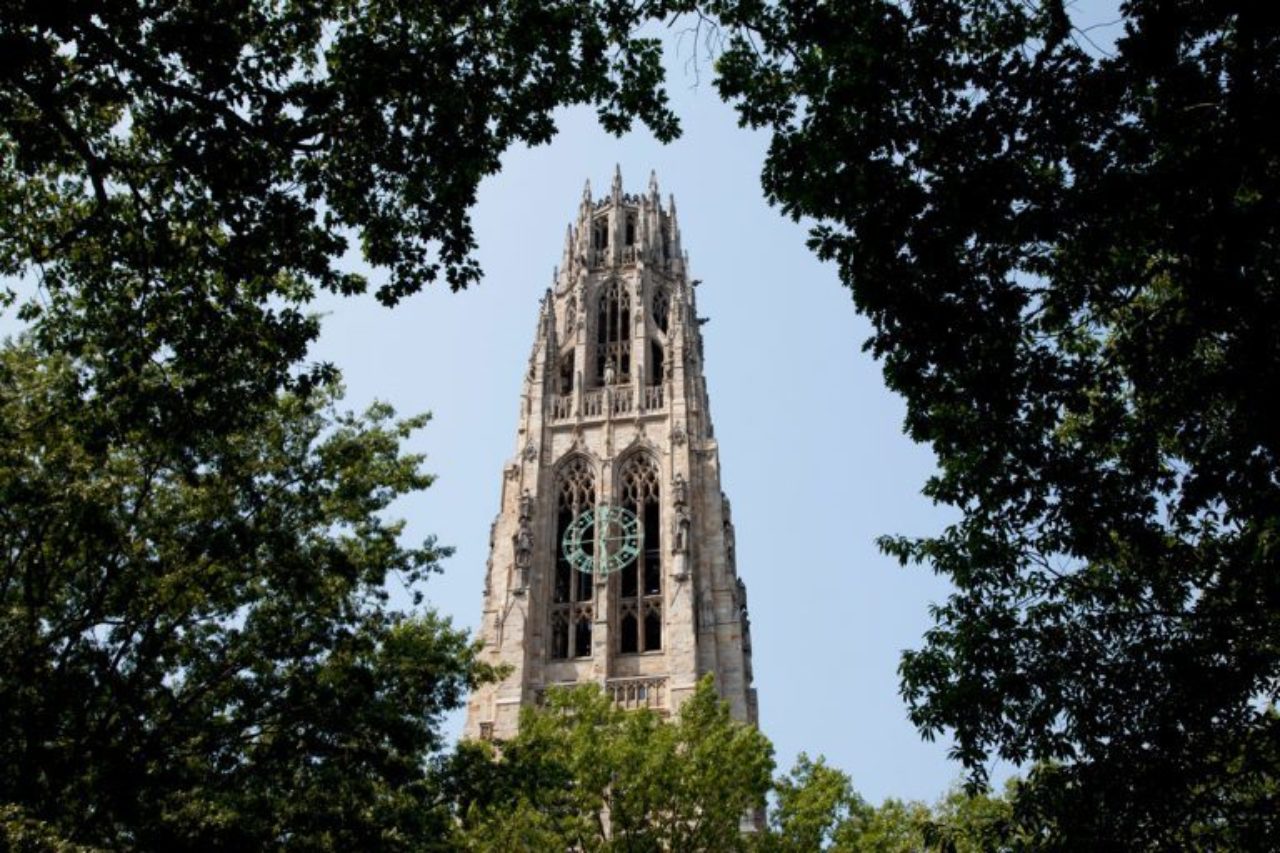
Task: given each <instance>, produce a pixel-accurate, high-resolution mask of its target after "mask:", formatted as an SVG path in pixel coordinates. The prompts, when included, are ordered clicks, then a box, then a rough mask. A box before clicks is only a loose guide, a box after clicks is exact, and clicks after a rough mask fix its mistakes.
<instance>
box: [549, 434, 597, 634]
mask: <svg viewBox="0 0 1280 853" xmlns="http://www.w3.org/2000/svg"><path fill="white" fill-rule="evenodd" d="M595 505H596V484H595V473H594V472H593V471H592V468H591V463H590V462H588V461H587V460H586V459H585V458H583V457H581V456H575V457H573V458H572V459H570V460H569V461H568V462H566V463H565V464H564V465H562V466H561V467H560V470H559V472H558V473H557V474H556V535H555V540H554V541H553V542H552V545H551V547H552V548H553V549H554V552H555V555H554V561H555V562H554V564H555V573H554V575H553V577H552V584H551V605H550V608H549V610H550V620H551V624H550V628H551V657H552V658H553V659H564V658H569V657H590V656H591V624H592V615H593V614H592V605H591V597H592V593H594V591H595V589H594V586H593V579H592V576H591V575H590V574H587V573H586V572H580V571H578V570H577V569H575V568H574V567H573V566H572V565H571V564H570V563H569V561H568V560H567V559H565V556H564V549H563V548H561V547H560V543H561V542H562V541H563V540H564V534H565V531H566V530H568V529H569V525H570V524H572V523H573V520H574V519H575V518H577V517H578V516H579V515H581V514H582V513H583V512H586V511H587V510H588V509H591V508H593V507H594V506H595ZM588 547H590V546H589V545H588Z"/></svg>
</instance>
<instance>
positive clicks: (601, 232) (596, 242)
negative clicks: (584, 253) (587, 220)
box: [591, 219, 609, 249]
mask: <svg viewBox="0 0 1280 853" xmlns="http://www.w3.org/2000/svg"><path fill="white" fill-rule="evenodd" d="M591 243H592V245H593V246H595V247H596V248H597V249H607V248H609V221H608V220H607V219H600V220H597V221H596V223H595V226H594V227H593V228H592V229H591Z"/></svg>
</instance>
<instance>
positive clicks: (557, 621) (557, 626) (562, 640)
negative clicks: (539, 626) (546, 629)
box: [551, 614, 569, 660]
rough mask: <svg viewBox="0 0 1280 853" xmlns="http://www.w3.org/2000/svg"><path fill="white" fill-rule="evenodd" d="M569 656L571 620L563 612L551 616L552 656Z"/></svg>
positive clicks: (561, 658)
mask: <svg viewBox="0 0 1280 853" xmlns="http://www.w3.org/2000/svg"><path fill="white" fill-rule="evenodd" d="M568 656H569V621H568V620H567V619H565V618H564V616H563V615H561V614H556V615H555V616H552V617H551V657H553V658H556V659H557V660H563V659H564V658H567V657H568Z"/></svg>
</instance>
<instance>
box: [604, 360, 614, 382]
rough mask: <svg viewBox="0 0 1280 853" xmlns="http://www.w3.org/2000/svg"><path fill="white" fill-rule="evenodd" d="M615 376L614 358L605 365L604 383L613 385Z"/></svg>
mask: <svg viewBox="0 0 1280 853" xmlns="http://www.w3.org/2000/svg"><path fill="white" fill-rule="evenodd" d="M613 377H614V372H613V360H612V359H610V360H609V363H608V364H606V365H605V366H604V384H605V385H612V384H613Z"/></svg>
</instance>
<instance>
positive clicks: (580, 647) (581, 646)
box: [573, 616, 591, 658]
mask: <svg viewBox="0 0 1280 853" xmlns="http://www.w3.org/2000/svg"><path fill="white" fill-rule="evenodd" d="M573 656H574V657H576V658H589V657H591V619H590V617H587V616H580V617H578V623H577V624H576V625H574V630H573Z"/></svg>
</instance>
